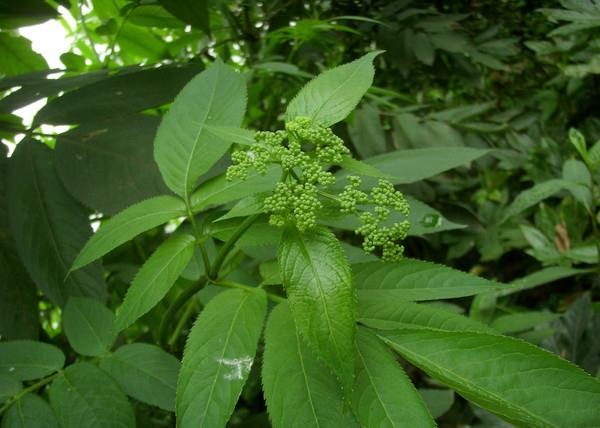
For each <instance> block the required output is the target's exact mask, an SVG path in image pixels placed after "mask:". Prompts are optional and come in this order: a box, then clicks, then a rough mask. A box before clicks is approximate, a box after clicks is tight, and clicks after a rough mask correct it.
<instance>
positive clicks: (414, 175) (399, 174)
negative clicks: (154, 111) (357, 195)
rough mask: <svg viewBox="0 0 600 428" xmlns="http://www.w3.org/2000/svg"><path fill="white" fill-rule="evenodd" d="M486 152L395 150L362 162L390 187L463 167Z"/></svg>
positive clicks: (478, 150)
mask: <svg viewBox="0 0 600 428" xmlns="http://www.w3.org/2000/svg"><path fill="white" fill-rule="evenodd" d="M488 153H489V150H485V149H474V148H471V147H431V148H426V149H410V150H398V151H395V152H391V153H385V154H382V155H378V156H373V157H371V158H368V159H365V160H364V162H365V163H367V164H369V165H371V166H373V167H374V168H377V169H378V170H379V171H381V172H383V173H384V174H386V175H387V176H388V177H391V178H390V180H391V181H392V182H394V184H404V183H414V182H416V181H421V180H424V179H425V178H429V177H433V176H435V175H437V174H440V173H442V172H444V171H447V170H449V169H452V168H456V167H459V166H467V165H469V164H470V163H471V162H472V161H474V160H475V159H478V158H480V157H482V156H484V155H486V154H488Z"/></svg>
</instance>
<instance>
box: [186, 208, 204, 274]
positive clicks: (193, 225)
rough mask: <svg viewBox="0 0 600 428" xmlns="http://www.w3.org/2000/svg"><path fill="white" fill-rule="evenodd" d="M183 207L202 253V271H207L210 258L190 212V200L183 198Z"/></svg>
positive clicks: (194, 218)
mask: <svg viewBox="0 0 600 428" xmlns="http://www.w3.org/2000/svg"><path fill="white" fill-rule="evenodd" d="M185 209H186V210H187V216H188V219H189V220H190V223H191V224H192V230H193V232H194V237H195V238H196V245H198V248H199V249H200V254H201V255H202V262H203V263H204V272H208V271H209V269H210V260H208V253H207V252H206V247H205V246H204V241H203V240H202V235H201V234H200V230H199V229H198V225H197V224H196V217H195V216H194V213H193V212H192V206H191V205H190V201H189V199H188V198H186V199H185Z"/></svg>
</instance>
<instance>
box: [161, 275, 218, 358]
mask: <svg viewBox="0 0 600 428" xmlns="http://www.w3.org/2000/svg"><path fill="white" fill-rule="evenodd" d="M205 284H206V278H205V277H202V278H200V279H199V280H198V282H196V283H195V284H194V285H192V286H191V287H189V288H186V289H185V290H183V291H182V292H181V293H179V295H178V296H177V297H176V298H175V300H174V301H173V303H171V306H169V308H168V309H167V312H166V313H165V315H164V317H163V319H162V321H161V323H160V327H159V328H158V337H159V340H160V344H161V346H162V347H163V348H165V349H166V348H167V345H168V344H169V343H168V342H169V326H170V325H171V323H172V321H173V318H175V315H176V314H177V312H178V311H179V309H180V308H181V307H182V306H183V305H184V304H185V303H186V302H187V301H188V300H189V299H191V298H192V297H193V296H194V294H196V293H197V292H198V291H200V290H201V289H202V287H204V285H205Z"/></svg>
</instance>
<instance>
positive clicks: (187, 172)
mask: <svg viewBox="0 0 600 428" xmlns="http://www.w3.org/2000/svg"><path fill="white" fill-rule="evenodd" d="M215 74H216V77H215V82H214V84H213V85H212V91H211V93H210V98H209V100H208V107H207V109H206V113H205V114H204V117H203V118H202V120H201V121H200V122H199V124H200V129H199V130H198V133H197V134H196V138H195V139H194V144H193V145H192V150H191V152H190V156H189V158H188V160H187V165H186V166H185V174H184V178H183V198H184V200H185V201H186V204H189V203H190V202H189V189H188V185H187V182H188V177H189V175H190V169H191V164H192V158H193V157H194V152H195V151H196V146H197V145H198V140H199V139H200V136H201V135H202V132H203V131H204V127H205V126H206V119H207V118H208V115H209V113H210V111H211V109H212V104H213V102H214V99H215V93H216V91H217V84H218V82H219V73H218V72H217V73H215Z"/></svg>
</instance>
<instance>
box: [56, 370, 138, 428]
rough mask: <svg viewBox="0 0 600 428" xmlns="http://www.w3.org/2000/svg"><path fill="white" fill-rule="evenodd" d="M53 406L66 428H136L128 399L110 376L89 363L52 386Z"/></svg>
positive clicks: (66, 373) (62, 425) (64, 376)
mask: <svg viewBox="0 0 600 428" xmlns="http://www.w3.org/2000/svg"><path fill="white" fill-rule="evenodd" d="M50 403H51V404H52V408H53V409H54V412H55V413H56V417H57V419H58V421H59V423H60V426H61V427H62V428H81V427H86V428H117V427H118V428H134V427H135V417H134V414H133V409H132V408H131V405H130V404H129V401H128V400H127V396H126V395H125V394H124V393H123V391H121V388H119V385H117V383H116V382H115V381H114V380H113V378H111V377H110V376H109V375H108V374H107V373H106V372H104V371H103V370H101V369H99V368H98V367H96V366H94V365H92V364H89V363H76V364H73V365H71V366H69V367H67V368H66V369H65V371H64V373H63V374H62V376H61V377H58V378H56V379H55V380H54V382H52V385H51V386H50Z"/></svg>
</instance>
